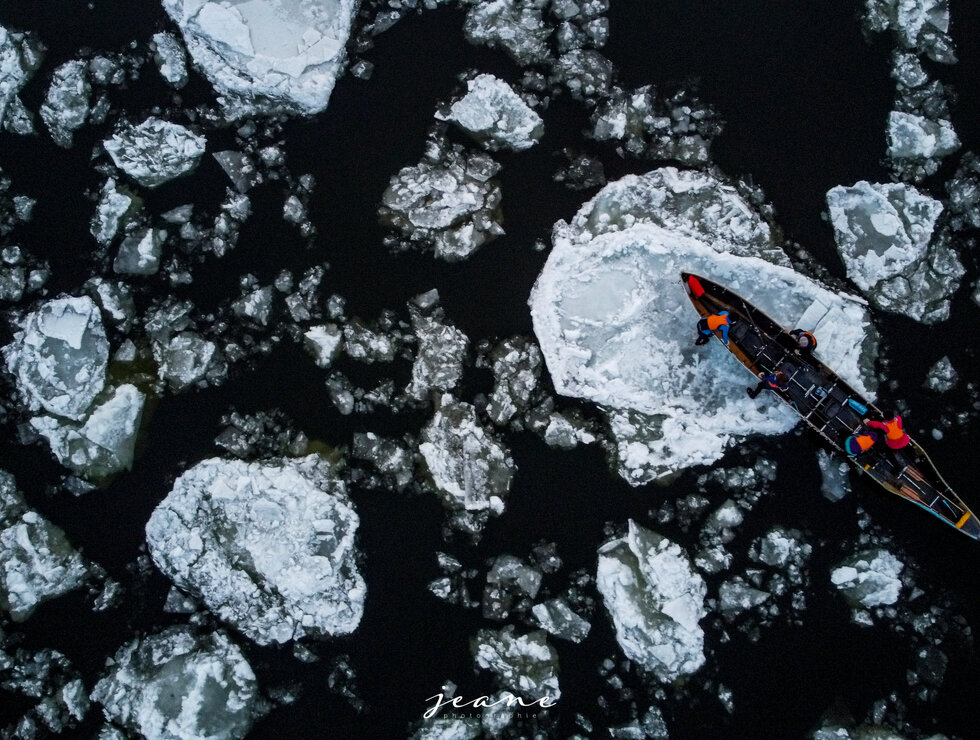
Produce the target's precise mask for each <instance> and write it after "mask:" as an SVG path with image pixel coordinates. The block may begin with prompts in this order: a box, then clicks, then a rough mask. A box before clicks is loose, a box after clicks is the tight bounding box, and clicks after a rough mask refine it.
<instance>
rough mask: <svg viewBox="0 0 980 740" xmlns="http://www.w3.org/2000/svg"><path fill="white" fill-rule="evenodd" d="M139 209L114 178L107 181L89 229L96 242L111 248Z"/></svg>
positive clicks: (136, 203) (131, 196)
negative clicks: (121, 229)
mask: <svg viewBox="0 0 980 740" xmlns="http://www.w3.org/2000/svg"><path fill="white" fill-rule="evenodd" d="M138 208H139V204H138V202H137V200H136V198H135V197H134V196H133V195H132V194H131V193H129V192H128V191H127V190H126V189H125V188H122V187H120V186H119V184H118V183H117V182H116V181H115V180H114V179H113V178H111V177H110V178H109V179H108V180H106V183H105V185H103V186H102V192H101V194H100V195H99V203H98V205H96V207H95V214H94V215H93V216H92V223H91V225H90V227H89V231H90V232H91V233H92V236H93V237H95V241H97V242H98V243H99V244H101V245H103V246H109V244H111V243H112V240H113V239H115V238H116V234H118V233H119V229H120V227H122V226H124V225H125V223H126V221H127V219H128V217H132V216H133V214H134V211H136V210H137V209H138Z"/></svg>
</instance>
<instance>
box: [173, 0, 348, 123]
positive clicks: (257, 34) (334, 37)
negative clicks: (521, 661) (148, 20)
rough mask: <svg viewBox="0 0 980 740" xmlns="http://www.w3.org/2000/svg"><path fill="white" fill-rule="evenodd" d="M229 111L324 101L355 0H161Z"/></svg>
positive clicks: (307, 109) (306, 109) (286, 109)
mask: <svg viewBox="0 0 980 740" xmlns="http://www.w3.org/2000/svg"><path fill="white" fill-rule="evenodd" d="M163 7H164V9H165V10H166V11H167V13H169V14H170V17H171V18H173V19H174V22H175V23H176V24H177V25H178V26H179V27H180V30H181V33H182V34H183V37H184V43H185V44H186V45H187V50H188V52H189V53H190V55H191V58H192V59H193V60H194V63H195V65H196V66H197V67H198V69H200V71H201V72H202V73H203V74H204V76H205V77H207V78H208V80H210V82H211V84H212V85H214V88H215V90H216V91H217V92H218V100H219V102H220V103H221V105H222V107H223V108H224V111H225V115H226V116H227V117H228V118H229V119H241V118H246V117H248V116H253V115H270V114H271V115H275V114H278V113H298V114H300V115H314V114H316V113H319V112H320V111H322V110H323V109H324V108H326V107H327V103H328V102H329V100H330V93H331V92H332V91H333V87H334V83H335V81H336V79H337V77H338V75H339V74H340V72H341V70H342V68H343V65H344V61H345V51H344V46H345V44H346V43H347V37H348V36H349V34H350V30H351V23H352V21H353V18H354V15H355V14H356V12H357V7H358V2H357V0H326V1H325V2H311V1H310V0H234V1H233V2H212V0H164V2H163Z"/></svg>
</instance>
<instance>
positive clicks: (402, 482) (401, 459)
mask: <svg viewBox="0 0 980 740" xmlns="http://www.w3.org/2000/svg"><path fill="white" fill-rule="evenodd" d="M351 457H353V458H355V459H358V460H369V461H370V462H371V463H372V464H373V466H374V469H375V470H376V471H377V472H378V473H379V474H380V475H381V476H382V481H379V486H378V487H382V486H383V487H386V488H394V489H395V490H398V491H401V490H404V489H405V488H407V487H408V486H409V485H410V484H411V482H412V478H413V473H414V471H415V459H414V452H413V450H412V449H410V448H409V447H408V445H406V444H405V443H403V442H401V441H399V440H397V439H391V438H389V437H379V436H378V435H377V434H375V433H374V432H363V433H361V432H358V433H356V434H355V435H354V441H353V444H352V445H351ZM366 483H367V482H366V481H359V484H360V485H362V486H363V485H365V484H366Z"/></svg>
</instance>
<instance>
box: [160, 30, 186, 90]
mask: <svg viewBox="0 0 980 740" xmlns="http://www.w3.org/2000/svg"><path fill="white" fill-rule="evenodd" d="M153 46H154V52H155V53H154V55H153V56H154V58H155V60H156V63H157V66H158V67H159V68H160V76H161V77H163V79H165V80H166V81H167V82H168V83H170V85H172V86H173V87H175V88H177V89H178V90H179V89H180V88H182V87H183V86H184V85H186V84H187V55H186V54H185V53H184V47H183V46H181V44H180V41H178V40H177V37H176V36H174V35H173V34H172V33H168V32H166V31H162V32H160V33H155V34H153Z"/></svg>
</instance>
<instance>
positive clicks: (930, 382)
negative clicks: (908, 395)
mask: <svg viewBox="0 0 980 740" xmlns="http://www.w3.org/2000/svg"><path fill="white" fill-rule="evenodd" d="M959 382H960V376H959V373H957V372H956V368H955V367H953V363H952V362H950V359H949V356H947V355H944V356H943V357H940V358H939V359H938V360H936V362H935V364H934V365H933V366H932V367H931V368H929V372H928V374H927V375H926V381H925V383H923V386H924V387H925V388H928V389H929V390H931V391H935V392H936V393H947V392H948V391H951V390H953V388H955V387H956V384H957V383H959Z"/></svg>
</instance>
